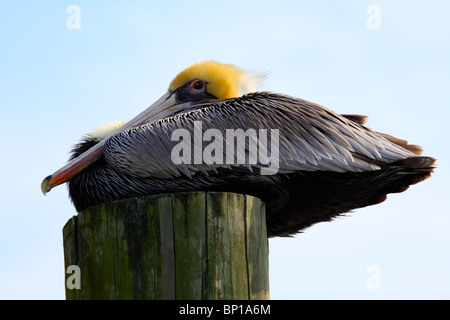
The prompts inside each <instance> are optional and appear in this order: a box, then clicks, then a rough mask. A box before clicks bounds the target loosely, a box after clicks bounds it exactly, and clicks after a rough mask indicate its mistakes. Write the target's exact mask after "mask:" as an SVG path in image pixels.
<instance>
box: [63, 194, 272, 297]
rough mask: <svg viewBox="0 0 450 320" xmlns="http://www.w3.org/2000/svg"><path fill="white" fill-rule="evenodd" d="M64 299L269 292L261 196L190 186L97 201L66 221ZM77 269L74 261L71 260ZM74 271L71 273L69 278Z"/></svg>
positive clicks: (263, 209) (262, 293) (226, 294)
mask: <svg viewBox="0 0 450 320" xmlns="http://www.w3.org/2000/svg"><path fill="white" fill-rule="evenodd" d="M63 237H64V256H65V268H66V271H67V270H68V268H70V266H76V267H77V270H78V272H79V274H78V275H76V274H75V273H74V274H71V273H67V274H66V282H69V281H77V278H76V276H79V279H78V281H79V289H78V288H76V287H74V286H69V285H67V283H66V299H68V300H78V299H245V300H247V299H269V270H268V240H267V232H266V219H265V207H264V203H263V202H261V200H259V199H258V198H255V197H252V196H247V195H240V194H234V193H219V192H193V193H180V194H171V195H159V196H148V197H142V198H133V199H128V200H123V201H118V202H113V203H107V204H103V205H99V206H96V207H92V208H89V209H86V210H84V211H82V212H80V213H79V214H78V215H77V216H74V217H72V218H71V219H70V220H69V221H68V222H67V223H66V225H65V226H64V229H63ZM70 269H72V268H70ZM69 277H72V278H71V279H68V278H69Z"/></svg>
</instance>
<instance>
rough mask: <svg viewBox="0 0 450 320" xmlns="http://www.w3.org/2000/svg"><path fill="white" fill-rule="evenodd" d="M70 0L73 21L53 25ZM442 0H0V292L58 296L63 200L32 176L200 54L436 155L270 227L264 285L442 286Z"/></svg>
mask: <svg viewBox="0 0 450 320" xmlns="http://www.w3.org/2000/svg"><path fill="white" fill-rule="evenodd" d="M70 5H76V6H78V7H79V8H80V13H81V15H80V29H73V30H71V29H68V28H67V24H66V21H67V19H68V18H69V16H70V14H68V13H67V12H66V10H67V8H68V7H69V6H70ZM370 5H376V6H377V8H379V10H380V11H379V12H380V16H379V17H380V20H379V21H380V24H379V26H380V28H379V29H369V28H368V27H367V25H366V22H367V20H368V19H369V18H370V16H371V14H370V13H367V12H366V11H367V8H368V7H369V6H370ZM448 12H450V3H449V2H448V1H444V0H442V1H437V0H432V1H427V2H425V1H414V0H409V1H406V0H404V1H400V0H397V1H381V0H374V1H364V0H363V1H356V0H354V1H351V0H347V1H314V2H313V1H277V2H274V1H261V0H259V1H245V2H243V1H223V2H215V3H211V2H208V3H206V2H204V1H183V2H181V1H178V2H177V1H165V2H161V1H159V2H156V1H155V2H153V3H149V2H148V1H128V2H125V1H95V3H94V2H93V1H56V0H55V1H39V2H30V1H0V43H1V46H2V50H0V115H1V118H0V119H1V121H2V126H0V139H1V147H2V150H3V151H2V157H0V170H1V176H2V183H1V185H0V194H1V199H2V205H1V207H0V218H1V220H2V222H1V224H0V298H1V299H64V266H63V247H62V227H63V226H64V224H65V223H66V222H67V220H68V219H70V218H71V217H72V216H73V215H74V214H76V212H75V210H74V208H73V207H72V205H71V204H70V202H69V200H68V198H67V190H66V188H65V187H64V186H61V187H58V188H55V189H54V190H52V192H51V193H49V194H48V195H47V196H46V197H44V196H42V193H41V191H40V183H41V181H42V179H43V178H44V177H45V176H47V175H48V174H50V173H52V172H54V171H55V170H56V169H58V168H60V167H61V166H62V165H64V164H65V163H66V161H67V158H68V152H69V150H70V148H71V146H72V145H73V144H74V143H76V142H77V141H79V139H80V138H81V137H82V136H83V135H84V134H85V133H87V132H89V131H91V130H92V129H94V128H96V127H98V126H99V125H101V124H103V123H107V122H111V121H115V120H127V119H131V118H132V117H133V116H134V115H136V114H137V113H139V112H140V111H142V110H143V109H144V108H145V107H147V106H148V105H150V104H151V103H152V102H153V101H155V100H156V99H157V98H159V97H160V96H161V95H162V94H163V93H164V92H165V91H166V90H167V87H168V84H169V82H170V81H171V80H172V78H173V77H174V76H175V75H176V74H177V73H178V72H179V71H181V70H182V69H184V68H185V67H187V66H188V65H190V64H191V63H193V62H197V61H201V60H205V59H215V60H218V61H221V62H225V63H233V64H236V65H238V66H240V67H242V68H245V69H255V70H257V71H261V72H269V73H270V77H269V78H268V79H267V80H266V81H265V83H264V85H263V87H262V89H263V90H267V91H273V92H279V93H285V94H289V95H292V96H296V97H300V98H303V99H306V100H310V101H313V102H316V103H318V104H321V105H323V106H326V107H328V108H330V109H333V110H335V111H337V112H341V113H359V114H365V115H368V116H369V122H368V126H369V127H371V128H373V129H375V130H377V131H380V132H387V133H390V134H392V135H394V136H397V137H400V138H404V139H408V140H409V141H411V142H413V143H416V144H419V145H421V146H422V147H423V148H424V150H425V154H426V155H430V156H434V157H436V158H437V159H438V167H439V168H438V169H437V170H436V173H435V174H434V176H433V177H432V178H431V179H429V180H427V181H425V182H423V183H421V184H419V185H416V186H413V187H411V188H410V189H409V190H408V191H407V192H405V193H402V194H396V195H391V196H389V197H388V200H387V201H386V202H384V203H383V204H381V205H378V206H374V207H370V208H364V209H360V210H356V211H354V212H353V213H351V214H349V215H347V216H346V217H342V218H339V219H337V220H335V221H333V222H331V223H321V224H318V225H315V226H313V227H311V228H309V229H307V230H306V231H305V232H304V233H302V234H299V235H297V236H296V237H294V238H288V239H272V240H270V241H269V245H270V288H271V297H272V298H273V299H431V298H434V299H449V298H450V290H449V289H448V288H449V287H450V272H449V270H450V255H449V252H450V250H449V249H450V232H449V230H450V209H449V201H448V180H449V178H450V172H449V169H448V168H449V164H450V161H449V157H450V153H449V151H448V148H447V145H448V142H447V141H448V138H449V133H448V118H449V116H450V114H449V109H450V94H449V93H450V90H449V88H450V58H449V57H450V22H449V20H448ZM371 266H372V267H371ZM373 266H374V267H375V270H377V276H378V278H379V280H380V282H379V285H377V286H376V288H371V286H370V285H368V281H370V279H371V276H373V274H372V273H371V272H372V271H371V270H374V269H373V268H374V267H373Z"/></svg>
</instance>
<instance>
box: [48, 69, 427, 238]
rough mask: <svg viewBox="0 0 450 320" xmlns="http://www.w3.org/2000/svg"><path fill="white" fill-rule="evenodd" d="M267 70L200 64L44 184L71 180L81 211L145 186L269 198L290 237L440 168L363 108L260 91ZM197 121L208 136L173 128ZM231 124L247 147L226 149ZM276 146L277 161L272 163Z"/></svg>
mask: <svg viewBox="0 0 450 320" xmlns="http://www.w3.org/2000/svg"><path fill="white" fill-rule="evenodd" d="M259 80H260V77H259V76H258V75H256V74H254V73H252V72H248V71H244V70H241V69H239V68H237V67H235V66H233V65H229V64H221V63H218V62H214V61H204V62H200V63H196V64H193V65H192V66H190V67H188V68H187V69H185V70H184V71H182V72H181V73H180V74H178V75H177V76H176V77H175V79H174V80H173V81H172V82H171V84H170V86H169V89H168V92H167V93H166V94H164V95H163V96H162V97H161V98H160V99H159V100H158V101H156V102H155V103H154V104H152V105H151V106H150V107H149V108H147V109H146V110H145V111H143V112H142V113H141V114H139V115H138V116H137V117H135V118H134V119H132V120H131V121H129V122H127V123H120V124H115V125H111V126H109V127H108V126H106V127H103V128H102V129H100V130H97V131H96V132H94V133H92V134H89V135H87V136H85V138H84V139H83V140H82V141H81V142H80V143H79V144H77V145H75V147H74V148H73V151H72V155H71V158H70V161H69V163H68V164H67V165H66V166H64V167H63V168H61V169H60V170H58V171H56V172H55V173H54V174H52V175H50V176H48V177H47V178H45V179H44V181H43V182H42V186H41V187H42V191H43V192H44V194H45V193H46V192H48V191H50V189H51V188H53V187H55V186H57V185H59V184H61V183H64V182H66V181H67V182H68V188H69V195H70V198H71V200H72V202H73V204H74V205H75V208H76V209H77V210H78V211H81V210H83V209H85V208H88V207H91V206H94V205H97V204H101V203H105V202H110V201H115V200H119V199H126V198H131V197H136V196H142V195H149V194H162V193H175V192H185V191H229V192H237V193H243V194H250V195H253V196H256V197H259V198H261V199H262V200H263V201H264V202H265V204H266V210H267V229H268V235H269V236H289V235H292V234H294V233H297V232H299V231H301V230H302V229H304V228H306V227H309V226H311V225H312V224H315V223H317V222H321V221H329V220H331V219H332V218H333V217H336V216H338V215H340V214H343V213H345V212H348V211H350V210H352V209H356V208H361V207H365V206H368V205H374V204H377V203H380V202H382V201H384V200H385V199H386V195H387V194H389V193H396V192H402V191H404V190H406V189H407V188H408V187H409V186H410V185H412V184H415V183H417V182H420V181H422V180H424V179H426V178H428V177H429V176H430V174H431V173H432V171H433V165H434V162H435V159H433V158H431V157H425V156H420V154H421V152H422V149H421V148H420V147H419V146H415V145H409V144H408V143H407V142H406V141H404V140H401V139H397V138H394V137H392V136H390V135H387V134H382V133H378V132H375V131H373V130H371V129H369V128H367V127H365V126H364V124H365V121H366V117H364V116H360V115H340V114H337V113H335V112H333V111H331V110H328V109H326V108H324V107H322V106H320V105H318V104H315V103H312V102H308V101H305V100H302V99H297V98H293V97H289V96H286V95H281V94H275V93H269V92H256V90H257V86H258V82H259ZM199 125H201V134H203V136H200V138H201V139H200V140H198V139H195V137H194V139H186V140H184V139H181V138H182V136H183V135H180V134H178V135H177V137H175V138H174V134H175V132H178V133H180V132H181V133H186V132H187V133H190V134H192V136H195V134H196V133H195V130H197V131H198V130H199ZM177 130H178V131H177ZM180 130H184V131H180ZM229 130H232V132H234V133H236V132H238V130H241V131H240V132H241V133H242V132H243V133H244V139H246V140H245V141H246V144H245V146H244V147H242V145H241V147H239V146H238V145H237V144H236V145H232V146H231V147H230V144H232V142H230V141H229V140H228V141H227V139H226V138H227V137H228V136H227V133H229ZM252 130H253V131H252ZM261 130H262V131H261ZM264 130H269V131H272V133H273V136H275V133H277V137H278V141H276V140H275V144H276V145H274V144H273V143H272V145H270V143H271V142H273V141H272V140H270V136H269V135H265V136H262V135H259V136H258V135H256V136H255V135H252V134H251V133H257V132H259V133H264V132H265V131H264ZM207 132H208V133H209V134H208V135H207V134H206V133H207ZM221 137H222V138H221ZM255 137H256V138H255ZM232 138H233V139H234V138H235V137H232ZM255 139H256V140H257V141H256V140H255ZM252 141H253V142H255V141H256V142H255V143H256V144H253V146H251V144H250V142H252ZM213 142H214V143H215V144H214V145H213ZM241 142H242V141H241ZM195 143H197V145H195ZM199 143H200V146H199V145H198V144H199ZM211 145H213V147H211ZM208 146H209V149H208ZM255 146H256V148H255ZM182 147H183V148H184V147H185V149H183V148H182ZM177 148H178V149H177ZM258 148H259V149H258ZM175 149H177V150H178V151H177V152H178V156H179V157H178V158H176V159H174V157H173V155H174V150H175ZM182 149H183V150H182ZM261 149H264V150H263V151H265V153H264V152H262V153H261V152H260V151H261ZM269 149H270V150H269ZM207 151H208V152H209V153H208V152H207ZM177 152H175V154H177ZM202 152H203V153H202ZM227 152H228V154H226V153H227ZM230 152H231V153H232V154H231V155H230V154H229V153H230ZM275 153H277V154H276V155H277V159H276V160H277V161H276V168H275V170H272V171H270V170H269V171H267V172H265V173H264V172H263V171H264V170H266V169H267V168H268V160H269V157H270V156H271V155H274V154H275ZM202 155H209V158H212V160H211V159H205V158H203V157H202ZM191 156H192V157H191ZM183 157H185V158H183ZM239 157H240V158H239ZM180 158H181V160H183V159H184V160H186V161H181V160H180ZM221 159H222V160H223V161H220V160H221ZM225 159H226V161H225ZM237 159H240V160H241V161H237ZM242 159H244V160H245V161H242ZM271 159H272V158H271ZM274 159H275V158H274ZM228 160H232V161H228ZM251 160H252V161H251ZM272 169H273V168H272Z"/></svg>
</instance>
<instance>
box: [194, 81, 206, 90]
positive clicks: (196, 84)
mask: <svg viewBox="0 0 450 320" xmlns="http://www.w3.org/2000/svg"><path fill="white" fill-rule="evenodd" d="M203 86H204V83H203V81H201V80H197V81H195V82H194V84H193V85H192V87H193V88H194V89H196V90H201V89H203Z"/></svg>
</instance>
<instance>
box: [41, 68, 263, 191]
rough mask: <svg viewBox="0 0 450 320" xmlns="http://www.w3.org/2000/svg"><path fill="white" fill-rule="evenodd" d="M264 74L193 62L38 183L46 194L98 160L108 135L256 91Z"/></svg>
mask: <svg viewBox="0 0 450 320" xmlns="http://www.w3.org/2000/svg"><path fill="white" fill-rule="evenodd" d="M264 77H265V75H264V74H258V73H255V72H252V71H246V70H242V69H240V68H238V67H236V66H234V65H232V64H222V63H219V62H216V61H203V62H198V63H194V64H193V65H191V66H189V67H188V68H186V69H185V70H183V71H182V72H180V73H179V74H178V75H177V76H176V77H175V78H174V79H173V80H172V82H171V83H170V85H169V88H168V91H167V92H166V93H165V94H164V95H163V96H162V97H161V98H160V99H158V100H157V101H156V102H155V103H153V104H152V105H151V106H149V107H148V108H147V109H145V110H144V111H143V112H141V113H140V114H139V115H137V116H136V117H134V118H133V119H132V120H130V121H128V122H126V123H125V124H123V125H122V126H120V127H119V128H115V127H113V128H114V129H112V130H108V131H107V132H106V133H105V132H103V134H102V135H101V136H100V137H99V139H98V140H99V142H98V143H97V144H96V145H95V146H93V147H92V148H90V149H89V150H87V151H86V152H84V153H83V154H81V155H80V156H78V157H76V158H75V159H72V160H71V161H69V162H68V163H67V165H65V166H64V167H62V168H61V169H59V170H57V171H56V172H55V173H53V174H52V175H49V176H48V177H46V178H45V179H44V180H43V181H42V184H41V190H42V192H43V193H44V195H45V194H46V193H47V192H49V191H50V190H51V189H52V188H54V187H56V186H58V185H60V184H62V183H64V182H66V181H67V180H69V179H70V178H71V177H73V176H74V175H76V174H77V173H79V172H80V171H82V170H83V169H85V168H86V167H88V166H89V165H91V164H92V163H94V162H96V161H97V160H99V159H100V158H101V157H102V156H103V146H104V144H105V141H106V139H107V138H109V137H111V136H113V135H115V134H118V133H120V132H123V131H126V130H128V129H131V128H133V127H137V126H139V125H142V124H144V123H150V122H153V121H156V120H159V119H163V118H166V117H170V116H172V115H174V114H176V113H179V112H183V111H185V110H189V109H192V108H193V107H194V106H195V105H198V104H201V103H204V102H206V101H211V100H225V99H231V98H237V97H240V96H242V95H244V94H247V93H251V92H255V91H257V89H258V87H259V85H260V84H261V82H262V81H263V79H264Z"/></svg>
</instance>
